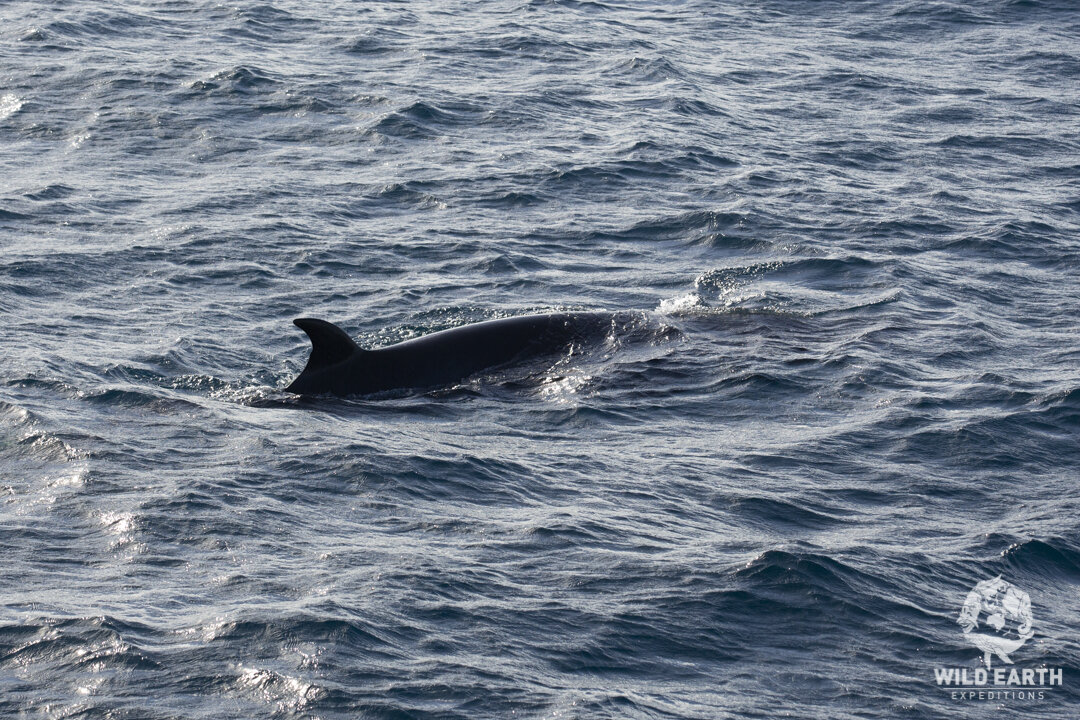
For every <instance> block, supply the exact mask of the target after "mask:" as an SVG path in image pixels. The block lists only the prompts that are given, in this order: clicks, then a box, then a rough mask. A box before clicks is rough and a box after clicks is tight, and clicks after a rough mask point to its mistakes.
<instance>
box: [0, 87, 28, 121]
mask: <svg viewBox="0 0 1080 720" xmlns="http://www.w3.org/2000/svg"><path fill="white" fill-rule="evenodd" d="M22 106H23V102H22V100H20V99H19V98H17V97H15V96H14V95H12V94H11V93H8V94H7V95H3V96H0V120H6V119H7V118H9V117H11V116H12V115H14V114H15V113H17V112H19V108H21V107H22Z"/></svg>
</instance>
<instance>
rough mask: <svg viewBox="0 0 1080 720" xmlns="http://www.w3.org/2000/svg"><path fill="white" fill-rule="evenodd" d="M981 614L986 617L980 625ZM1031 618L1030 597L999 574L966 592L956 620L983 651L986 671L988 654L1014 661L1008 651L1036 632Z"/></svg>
mask: <svg viewBox="0 0 1080 720" xmlns="http://www.w3.org/2000/svg"><path fill="white" fill-rule="evenodd" d="M983 615H985V620H984V621H983V624H982V625H981V626H980V625H979V618H980V617H983ZM1031 620H1032V618H1031V598H1030V597H1029V596H1028V594H1027V593H1026V592H1024V591H1023V590H1021V589H1020V588H1018V587H1016V586H1015V585H1013V584H1012V583H1009V582H1006V581H1004V580H1002V579H1001V576H1000V575H998V576H997V577H996V578H994V579H992V580H983V581H982V582H981V583H979V584H978V585H976V586H975V587H974V589H972V591H971V592H969V593H968V596H967V599H966V600H964V609H963V610H961V611H960V618H959V619H958V620H957V622H958V623H960V626H961V627H962V628H963V630H964V637H966V638H967V639H968V641H969V642H971V643H972V644H973V645H974V646H975V647H977V648H979V649H980V650H982V652H983V660H984V661H985V662H986V669H987V670H989V669H990V656H991V655H997V656H998V658H999V659H1000V660H1001V661H1002V662H1004V663H1007V664H1009V665H1012V664H1013V661H1012V660H1011V659H1010V658H1009V653H1013V652H1016V651H1017V650H1019V649H1020V648H1021V647H1022V646H1023V644H1024V643H1026V642H1027V641H1028V640H1030V639H1031V636H1032V635H1034V634H1035V633H1034V632H1033V631H1032V630H1031Z"/></svg>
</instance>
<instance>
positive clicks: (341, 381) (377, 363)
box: [285, 312, 614, 397]
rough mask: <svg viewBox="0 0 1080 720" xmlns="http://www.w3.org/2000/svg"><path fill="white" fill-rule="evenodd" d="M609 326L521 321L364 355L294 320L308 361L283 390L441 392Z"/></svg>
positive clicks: (553, 316)
mask: <svg viewBox="0 0 1080 720" xmlns="http://www.w3.org/2000/svg"><path fill="white" fill-rule="evenodd" d="M613 321H614V315H613V314H612V313H603V312H567V313H548V314H544V315H521V316H518V317H509V318H501V319H498V320H487V321H485V322H479V323H474V324H472V325H463V326H461V327H456V328H450V329H449V330H442V331H440V332H436V333H431V334H430V335H423V336H421V337H418V338H414V339H412V340H406V341H405V342H401V343H398V344H396V345H390V346H387V347H383V348H378V349H376V350H365V349H363V348H361V347H360V346H359V345H357V344H356V343H355V342H354V341H353V339H352V338H351V337H349V335H348V333H346V332H345V331H344V330H342V329H341V328H339V327H338V326H337V325H334V324H333V323H330V322H327V321H325V320H316V319H314V318H298V319H296V320H293V324H294V325H296V326H297V327H299V328H300V329H301V330H303V331H304V332H305V333H307V335H308V337H309V338H310V339H311V357H310V358H308V362H307V365H306V366H305V367H304V371H303V372H301V373H300V375H299V376H298V377H297V378H296V379H295V380H293V381H292V383H290V384H289V386H288V387H286V388H285V390H286V392H291V393H296V394H298V395H338V396H342V397H345V396H349V395H368V394H371V393H378V392H384V391H387V390H419V389H424V388H437V387H448V386H451V385H455V384H457V383H459V382H461V381H462V380H465V379H466V378H468V377H470V376H472V375H475V374H477V373H479V372H482V371H484V370H491V369H495V368H499V367H502V366H505V365H510V364H512V363H516V362H523V361H526V360H529V359H535V358H539V357H542V356H545V355H553V354H555V353H560V352H563V351H565V350H567V349H568V348H570V347H571V346H573V345H575V344H578V343H584V342H586V341H588V340H591V339H594V338H596V337H598V336H600V335H601V334H603V333H604V332H605V331H607V330H610V329H611V328H612V323H613Z"/></svg>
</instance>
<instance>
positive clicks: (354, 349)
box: [293, 318, 364, 373]
mask: <svg viewBox="0 0 1080 720" xmlns="http://www.w3.org/2000/svg"><path fill="white" fill-rule="evenodd" d="M293 325H295V326H296V327H298V328H300V329H301V330H303V331H304V332H306V333H307V336H308V337H309V338H311V357H310V358H308V362H307V366H306V367H305V368H304V372H305V373H306V372H308V371H310V370H321V369H323V368H325V367H329V366H331V365H337V364H338V363H339V362H341V361H342V360H347V359H349V358H350V357H352V356H353V354H354V353H358V352H364V350H362V349H361V348H360V346H359V345H357V344H356V343H355V342H353V339H352V338H351V337H349V334H348V333H346V332H345V331H344V330H342V329H341V328H339V327H338V326H337V325H335V324H334V323H330V322H326V321H325V320H316V319H315V318H297V319H296V320H293Z"/></svg>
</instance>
